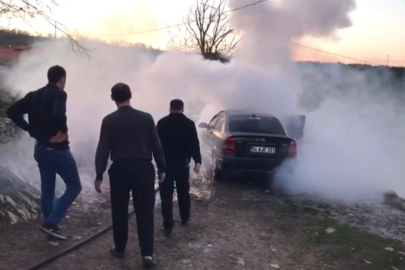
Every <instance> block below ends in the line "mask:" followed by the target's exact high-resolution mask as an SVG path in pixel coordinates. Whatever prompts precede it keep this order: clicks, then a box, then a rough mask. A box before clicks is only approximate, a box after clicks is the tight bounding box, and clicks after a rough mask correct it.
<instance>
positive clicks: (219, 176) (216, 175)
mask: <svg viewBox="0 0 405 270" xmlns="http://www.w3.org/2000/svg"><path fill="white" fill-rule="evenodd" d="M224 176H225V173H224V171H223V170H221V169H219V168H218V167H217V160H216V158H214V157H213V158H212V178H213V179H214V181H217V182H220V181H223V180H224Z"/></svg>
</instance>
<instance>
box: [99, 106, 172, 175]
mask: <svg viewBox="0 0 405 270" xmlns="http://www.w3.org/2000/svg"><path fill="white" fill-rule="evenodd" d="M109 157H111V160H113V161H125V160H148V161H152V157H153V158H154V159H155V162H156V166H157V168H158V172H159V173H163V172H164V171H165V159H164V156H163V149H162V146H161V143H160V141H159V137H158V134H157V132H156V127H155V121H154V120H153V118H152V116H151V115H150V114H149V113H144V112H141V111H138V110H135V109H134V108H132V107H130V106H126V107H121V108H119V109H118V110H117V111H115V112H113V113H112V114H109V115H107V116H106V117H105V118H104V120H103V123H102V125H101V131H100V140H99V142H98V147H97V152H96V173H97V180H102V179H103V174H104V172H105V170H106V167H107V163H108V158H109Z"/></svg>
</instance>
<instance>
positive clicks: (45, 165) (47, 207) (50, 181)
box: [34, 145, 82, 226]
mask: <svg viewBox="0 0 405 270" xmlns="http://www.w3.org/2000/svg"><path fill="white" fill-rule="evenodd" d="M34 157H35V160H36V161H37V163H38V168H39V172H40V174H41V209H42V213H43V215H44V219H45V221H44V223H48V224H52V225H56V226H58V225H59V223H60V221H61V220H62V219H63V217H64V216H65V214H66V212H67V210H68V209H69V207H70V206H71V204H72V203H73V201H74V200H75V199H76V197H77V195H79V193H80V191H81V190H82V186H81V184H80V177H79V172H78V170H77V166H76V161H75V160H74V158H73V156H72V154H71V153H70V151H69V150H64V151H56V150H51V149H47V148H45V147H42V146H39V145H36V146H35V153H34ZM56 174H58V175H59V176H60V177H61V178H62V180H63V182H65V185H66V191H65V193H64V194H63V195H62V197H60V199H59V200H58V202H57V204H56V206H54V197H55V184H56Z"/></svg>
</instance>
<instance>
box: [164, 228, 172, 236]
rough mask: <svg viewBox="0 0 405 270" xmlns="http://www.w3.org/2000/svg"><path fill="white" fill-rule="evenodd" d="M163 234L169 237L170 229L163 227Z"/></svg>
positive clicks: (170, 234)
mask: <svg viewBox="0 0 405 270" xmlns="http://www.w3.org/2000/svg"><path fill="white" fill-rule="evenodd" d="M164 236H165V237H170V236H172V230H169V229H164Z"/></svg>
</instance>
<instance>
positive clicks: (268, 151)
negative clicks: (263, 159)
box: [250, 146, 276, 154]
mask: <svg viewBox="0 0 405 270" xmlns="http://www.w3.org/2000/svg"><path fill="white" fill-rule="evenodd" d="M250 153H262V154H275V153H276V148H275V147H264V146H251V147H250Z"/></svg>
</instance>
